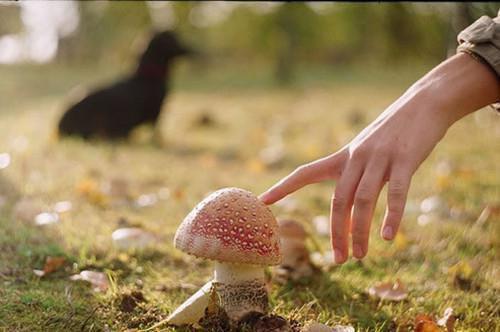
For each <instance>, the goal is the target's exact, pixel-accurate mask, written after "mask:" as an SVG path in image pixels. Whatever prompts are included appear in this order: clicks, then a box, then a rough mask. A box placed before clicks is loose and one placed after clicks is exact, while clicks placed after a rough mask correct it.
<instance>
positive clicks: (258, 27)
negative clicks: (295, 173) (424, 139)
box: [0, 1, 498, 84]
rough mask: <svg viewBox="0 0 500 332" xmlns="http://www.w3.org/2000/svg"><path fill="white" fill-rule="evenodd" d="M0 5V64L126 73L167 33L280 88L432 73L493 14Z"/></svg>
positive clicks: (483, 6) (359, 7) (442, 7)
mask: <svg viewBox="0 0 500 332" xmlns="http://www.w3.org/2000/svg"><path fill="white" fill-rule="evenodd" d="M1 4H2V5H0V62H3V63H14V62H23V61H30V60H35V61H38V62H53V61H55V62H59V63H64V64H71V65H80V64H89V63H90V64H96V63H98V64H101V65H103V66H116V65H117V64H118V65H122V64H123V65H126V64H130V62H133V61H134V59H135V55H136V54H137V53H138V52H139V51H140V48H141V47H142V46H143V45H144V43H145V39H147V37H148V36H149V33H150V32H151V31H152V30H155V29H156V30H158V29H175V30H177V31H178V32H179V33H180V34H181V35H182V37H183V38H184V39H185V40H186V41H188V42H190V43H191V44H192V45H195V46H196V47H197V48H198V49H199V50H201V51H203V52H204V53H205V54H206V55H207V56H208V57H209V58H210V59H211V60H212V61H213V62H211V66H212V67H213V69H214V70H218V71H220V70H223V69H227V68H228V65H234V66H237V65H240V66H243V67H246V68H252V70H255V68H257V69H258V70H261V71H263V72H267V73H268V74H269V75H271V76H272V77H273V78H274V79H275V80H276V81H277V82H278V83H285V84H286V83H290V82H292V81H293V79H294V74H295V72H296V71H297V68H301V67H318V66H324V67H335V68H339V67H346V66H361V67H371V66H376V67H381V66H382V67H383V66H391V67H393V66H402V67H405V66H414V65H418V64H425V65H428V64H435V63H438V62H439V61H442V60H443V59H445V58H446V57H447V56H448V55H450V54H452V53H453V52H454V50H455V47H456V35H457V33H458V32H459V31H460V30H461V29H463V28H464V27H466V26H467V25H469V24H470V23H472V22H473V21H474V20H475V19H477V18H478V17H479V16H481V15H490V16H492V15H493V16H494V15H495V14H496V11H497V9H498V3H491V2H489V3H467V2H463V3H452V2H449V3H411V2H404V3H363V4H361V3H358V4H355V3H341V2H339V3H328V2H308V3H300V2H298V3H285V4H283V3H280V2H196V1H193V2H154V1H151V2H122V3H113V2H101V1H95V2H92V1H88V2H74V3H73V2H63V3H56V4H51V6H50V7H52V9H48V8H47V6H44V5H43V4H37V3H36V2H27V3H12V2H2V3H1ZM48 35H51V36H50V37H47V36H48ZM44 36H45V37H44ZM30 43H31V44H32V45H31V46H30ZM33 44H36V45H38V47H37V46H36V45H35V46H33Z"/></svg>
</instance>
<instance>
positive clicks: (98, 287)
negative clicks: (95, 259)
mask: <svg viewBox="0 0 500 332" xmlns="http://www.w3.org/2000/svg"><path fill="white" fill-rule="evenodd" d="M70 279H71V280H83V281H87V282H90V284H91V285H92V286H93V287H94V288H93V289H94V291H96V292H105V291H106V290H107V289H108V288H109V280H108V276H107V275H106V274H105V273H102V272H96V271H88V270H84V271H81V272H80V273H79V274H75V275H72V276H71V277H70Z"/></svg>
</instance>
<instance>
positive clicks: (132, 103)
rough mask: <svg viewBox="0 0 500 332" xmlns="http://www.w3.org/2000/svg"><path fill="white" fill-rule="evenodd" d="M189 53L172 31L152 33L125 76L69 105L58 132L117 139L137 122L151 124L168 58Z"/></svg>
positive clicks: (155, 117) (165, 85) (158, 105)
mask: <svg viewBox="0 0 500 332" xmlns="http://www.w3.org/2000/svg"><path fill="white" fill-rule="evenodd" d="M191 53H192V52H191V50H189V49H188V48H187V47H185V46H183V45H182V44H181V43H180V42H179V41H178V39H177V38H176V37H175V35H174V34H173V33H172V32H161V33H158V34H156V35H155V36H154V37H153V39H152V40H151V41H150V43H149V45H148V47H147V49H146V51H145V52H144V54H143V55H142V56H141V58H140V61H139V65H138V67H137V70H136V71H135V72H134V73H133V74H132V75H131V76H130V77H129V78H127V79H124V80H121V81H118V82H116V83H115V84H113V85H111V86H109V87H105V88H103V89H100V90H97V91H95V92H93V93H91V94H90V95H88V96H86V97H85V98H83V99H82V100H81V101H79V102H78V103H77V104H75V105H73V106H72V107H71V108H69V109H68V110H67V111H66V112H65V113H64V115H63V117H62V118H61V120H60V122H59V134H60V135H61V136H67V135H75V136H80V137H82V138H84V139H89V138H94V137H99V138H107V139H121V138H126V137H127V136H128V134H129V133H130V131H131V130H132V129H134V127H136V126H138V125H141V124H152V125H155V124H156V121H157V120H158V117H159V115H160V110H161V106H162V104H163V99H164V98H165V95H166V93H168V78H169V68H170V65H171V63H172V60H173V59H174V58H176V57H178V56H181V55H187V54H191Z"/></svg>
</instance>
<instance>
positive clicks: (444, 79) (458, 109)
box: [409, 53, 500, 125]
mask: <svg viewBox="0 0 500 332" xmlns="http://www.w3.org/2000/svg"><path fill="white" fill-rule="evenodd" d="M409 93H410V94H412V95H414V96H415V98H417V99H419V100H418V102H422V103H423V104H427V105H428V106H430V107H431V108H432V110H430V111H432V112H441V113H442V115H443V117H444V118H445V120H446V121H447V122H448V125H451V124H453V123H454V122H455V121H457V120H459V119H461V118H462V117H464V116H465V115H467V114H469V113H471V112H474V111H476V110H478V109H480V108H482V107H485V106H487V105H490V104H493V103H495V102H497V101H499V100H500V80H499V79H498V77H497V76H496V74H495V73H494V72H493V71H492V70H491V69H490V68H488V67H487V65H485V64H483V63H481V62H479V61H478V60H476V59H474V58H473V57H472V56H470V55H469V54H466V53H460V54H457V55H455V56H453V57H451V58H450V59H448V60H446V61H445V62H443V63H441V64H440V65H439V66H437V67H436V68H434V69H433V70H431V71H430V72H429V73H428V74H427V75H425V76H424V77H422V78H421V79H420V80H419V81H418V82H417V83H415V85H414V86H412V87H411V88H410V89H409ZM422 99H426V100H422Z"/></svg>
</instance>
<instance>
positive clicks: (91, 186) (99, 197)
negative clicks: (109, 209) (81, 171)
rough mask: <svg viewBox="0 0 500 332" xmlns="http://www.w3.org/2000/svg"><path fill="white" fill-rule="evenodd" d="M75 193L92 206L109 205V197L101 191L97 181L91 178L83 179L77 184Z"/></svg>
mask: <svg viewBox="0 0 500 332" xmlns="http://www.w3.org/2000/svg"><path fill="white" fill-rule="evenodd" d="M76 191H77V192H78V193H79V194H80V195H82V196H84V197H85V198H86V199H87V200H88V201H89V202H90V203H92V204H95V205H99V206H102V207H105V206H107V205H108V203H109V197H108V196H107V195H106V194H105V193H104V192H102V191H101V189H100V188H99V184H98V183H97V181H95V180H93V179H91V178H84V179H83V180H81V181H80V182H78V183H77V185H76Z"/></svg>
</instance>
